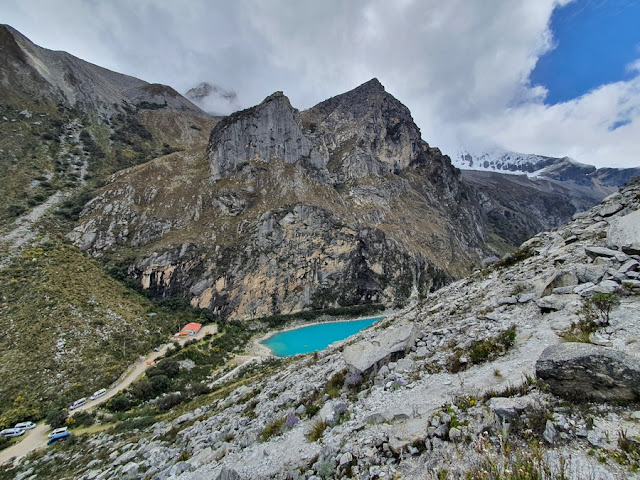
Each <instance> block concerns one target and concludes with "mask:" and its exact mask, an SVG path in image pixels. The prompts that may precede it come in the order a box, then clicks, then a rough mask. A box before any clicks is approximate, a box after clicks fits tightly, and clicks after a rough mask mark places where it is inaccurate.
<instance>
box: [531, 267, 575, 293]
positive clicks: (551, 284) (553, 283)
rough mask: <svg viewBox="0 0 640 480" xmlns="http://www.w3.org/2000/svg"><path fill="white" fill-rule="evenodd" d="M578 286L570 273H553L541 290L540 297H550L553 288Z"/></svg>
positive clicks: (573, 275)
mask: <svg viewBox="0 0 640 480" xmlns="http://www.w3.org/2000/svg"><path fill="white" fill-rule="evenodd" d="M576 285H578V277H577V276H576V275H575V274H574V273H572V272H556V273H554V274H553V275H552V276H551V278H550V279H549V281H548V282H547V283H546V285H545V286H544V287H543V288H542V292H541V294H540V296H541V297H546V296H547V295H551V293H552V292H553V290H554V289H555V288H563V287H570V286H576Z"/></svg>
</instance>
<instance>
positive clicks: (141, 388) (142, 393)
mask: <svg viewBox="0 0 640 480" xmlns="http://www.w3.org/2000/svg"><path fill="white" fill-rule="evenodd" d="M130 390H131V395H133V396H134V398H137V399H138V400H140V401H145V400H149V399H150V398H152V397H153V396H154V393H155V390H154V388H153V384H152V383H151V380H150V379H148V378H147V377H142V378H141V379H140V380H136V381H135V382H133V383H132V384H131V387H130Z"/></svg>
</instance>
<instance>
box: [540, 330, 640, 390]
mask: <svg viewBox="0 0 640 480" xmlns="http://www.w3.org/2000/svg"><path fill="white" fill-rule="evenodd" d="M536 375H537V376H538V377H539V378H541V379H542V380H545V381H546V382H547V383H548V384H549V387H550V389H551V392H552V393H553V394H555V395H558V396H561V397H564V398H568V399H570V400H577V399H580V400H590V401H596V402H617V401H631V400H635V399H636V398H637V394H636V391H637V388H638V385H640V360H639V359H638V358H636V357H633V356H631V355H628V354H626V353H624V352H620V351H617V350H612V349H610V348H606V347H600V346H596V345H591V344H587V343H563V344H560V345H552V346H550V347H547V348H545V350H544V351H543V352H542V355H540V358H539V359H538V361H537V362H536Z"/></svg>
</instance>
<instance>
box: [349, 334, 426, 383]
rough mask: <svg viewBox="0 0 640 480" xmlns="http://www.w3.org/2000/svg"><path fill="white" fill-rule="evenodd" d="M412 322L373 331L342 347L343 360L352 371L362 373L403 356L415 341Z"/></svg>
mask: <svg viewBox="0 0 640 480" xmlns="http://www.w3.org/2000/svg"><path fill="white" fill-rule="evenodd" d="M415 338H416V328H415V325H414V324H404V325H402V324H401V325H395V326H394V327H392V328H387V329H384V330H380V331H378V332H375V333H374V334H373V335H372V336H371V338H367V339H366V340H363V341H360V342H358V343H356V344H353V345H349V346H348V347H346V348H345V349H344V352H343V356H344V361H345V362H346V364H347V368H349V369H350V370H351V371H353V372H358V373H363V372H366V371H369V370H370V369H372V368H375V367H377V366H380V365H382V364H383V363H384V362H386V363H388V362H389V361H393V360H396V359H397V358H398V357H404V355H405V354H406V353H408V352H409V350H410V349H411V347H413V344H414V342H415Z"/></svg>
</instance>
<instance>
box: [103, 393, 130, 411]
mask: <svg viewBox="0 0 640 480" xmlns="http://www.w3.org/2000/svg"><path fill="white" fill-rule="evenodd" d="M106 407H107V410H110V411H112V412H124V411H126V410H129V409H130V408H131V407H132V402H131V401H130V400H129V397H127V396H126V395H125V394H124V393H119V394H118V395H115V396H114V397H112V398H111V399H109V401H108V402H107V405H106Z"/></svg>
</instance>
